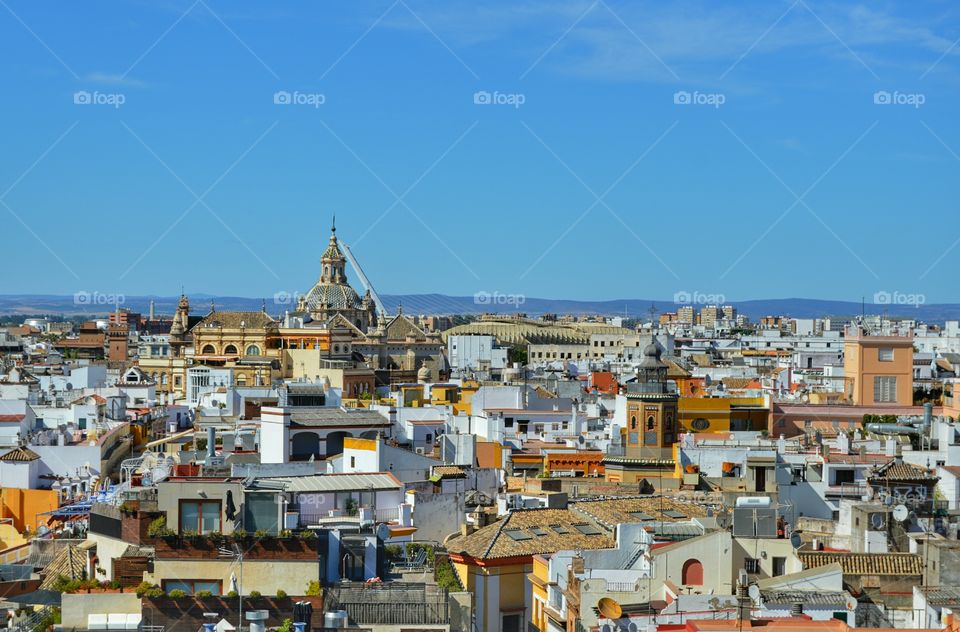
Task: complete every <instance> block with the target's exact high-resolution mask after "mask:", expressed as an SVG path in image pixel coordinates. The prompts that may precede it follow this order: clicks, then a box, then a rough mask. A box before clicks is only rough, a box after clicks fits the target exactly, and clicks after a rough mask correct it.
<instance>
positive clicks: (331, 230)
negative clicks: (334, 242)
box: [330, 213, 337, 233]
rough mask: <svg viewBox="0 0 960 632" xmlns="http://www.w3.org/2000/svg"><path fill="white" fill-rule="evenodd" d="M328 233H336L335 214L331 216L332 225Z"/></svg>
mask: <svg viewBox="0 0 960 632" xmlns="http://www.w3.org/2000/svg"><path fill="white" fill-rule="evenodd" d="M330 232H331V233H336V232H337V214H336V213H334V214H333V223H332V224H331V225H330Z"/></svg>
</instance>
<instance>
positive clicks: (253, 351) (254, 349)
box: [247, 345, 260, 356]
mask: <svg viewBox="0 0 960 632" xmlns="http://www.w3.org/2000/svg"><path fill="white" fill-rule="evenodd" d="M247 355H248V356H258V355H260V347H258V346H257V345H250V346H249V347H247Z"/></svg>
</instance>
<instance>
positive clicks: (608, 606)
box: [597, 597, 623, 619]
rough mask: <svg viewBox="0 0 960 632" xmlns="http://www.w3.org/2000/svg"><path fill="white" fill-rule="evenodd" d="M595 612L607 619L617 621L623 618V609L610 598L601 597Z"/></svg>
mask: <svg viewBox="0 0 960 632" xmlns="http://www.w3.org/2000/svg"><path fill="white" fill-rule="evenodd" d="M597 610H599V611H600V614H602V615H603V616H604V617H606V618H608V619H619V618H620V617H622V616H623V608H621V607H620V604H618V603H617V602H616V601H614V600H613V599H611V598H610V597H603V598H602V599H600V601H598V602H597Z"/></svg>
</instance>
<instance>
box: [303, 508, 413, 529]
mask: <svg viewBox="0 0 960 632" xmlns="http://www.w3.org/2000/svg"><path fill="white" fill-rule="evenodd" d="M289 513H297V514H299V517H298V519H297V520H298V521H297V526H298V527H300V528H307V527H317V526H324V525H330V524H344V523H352V522H355V523H357V525H359V524H361V518H362V519H364V521H370V522H373V523H380V522H393V521H397V520H399V519H400V508H399V507H379V508H377V509H368V508H361V509H359V510H358V511H357V512H356V513H354V514H352V515H345V514H344V513H343V510H342V509H333V510H328V511H299V510H298V509H297V508H296V507H294V508H290V509H289Z"/></svg>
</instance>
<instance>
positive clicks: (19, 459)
mask: <svg viewBox="0 0 960 632" xmlns="http://www.w3.org/2000/svg"><path fill="white" fill-rule="evenodd" d="M39 458H40V455H39V454H37V453H36V452H34V451H33V450H31V449H30V448H23V447H20V448H14V449H13V450H10V451H9V452H7V453H6V454H4V455H2V456H0V461H7V462H15V463H29V462H30V461H36V460H37V459H39Z"/></svg>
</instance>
